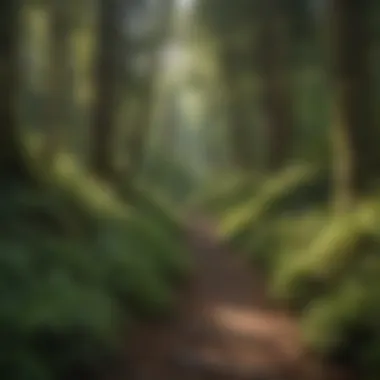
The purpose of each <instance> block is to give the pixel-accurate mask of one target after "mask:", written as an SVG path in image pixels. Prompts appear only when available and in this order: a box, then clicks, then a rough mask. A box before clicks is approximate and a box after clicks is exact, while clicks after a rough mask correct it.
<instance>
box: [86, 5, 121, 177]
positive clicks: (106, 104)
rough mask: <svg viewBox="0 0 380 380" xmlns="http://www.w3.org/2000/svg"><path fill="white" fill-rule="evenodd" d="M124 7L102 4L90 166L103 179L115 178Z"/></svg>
mask: <svg viewBox="0 0 380 380" xmlns="http://www.w3.org/2000/svg"><path fill="white" fill-rule="evenodd" d="M125 6H126V5H125V4H124V1H122V0H101V1H100V9H99V15H100V25H99V40H98V50H97V57H96V73H95V82H96V83H95V102H94V110H93V126H92V131H91V139H90V140H92V141H90V149H91V154H90V166H91V168H92V169H93V171H94V172H95V173H96V174H97V175H98V176H99V177H103V178H108V177H109V176H112V175H113V174H114V173H113V170H114V168H113V164H114V163H113V158H114V155H113V151H114V138H115V127H116V125H115V124H116V110H117V107H118V104H119V102H118V95H119V94H118V92H119V91H118V90H119V88H120V85H119V82H118V81H119V80H120V78H121V77H122V74H121V73H122V71H121V70H124V68H122V66H121V65H124V64H125V57H124V56H123V52H125V46H124V41H123V36H122V33H123V26H124V25H123V23H124V20H125V17H126V15H125V12H124V10H125V8H124V7H125Z"/></svg>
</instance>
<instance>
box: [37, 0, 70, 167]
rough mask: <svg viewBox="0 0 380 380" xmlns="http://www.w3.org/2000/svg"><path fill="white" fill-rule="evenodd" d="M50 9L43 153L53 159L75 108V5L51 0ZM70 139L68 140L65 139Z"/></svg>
mask: <svg viewBox="0 0 380 380" xmlns="http://www.w3.org/2000/svg"><path fill="white" fill-rule="evenodd" d="M50 6H51V9H50V48H49V50H50V51H49V53H50V67H49V69H50V78H49V79H50V81H49V85H50V86H49V87H50V89H49V90H50V91H49V93H48V99H47V101H48V107H47V109H46V111H47V112H48V114H47V131H46V133H47V136H46V146H45V149H44V153H43V156H44V158H45V159H46V161H47V162H51V161H52V159H53V158H54V156H55V154H56V153H57V152H58V151H59V149H60V146H61V145H64V143H65V141H64V139H65V137H66V136H67V131H68V130H69V129H70V127H71V126H70V123H71V120H70V113H71V111H72V90H73V88H72V73H71V70H70V58H71V45H70V33H71V24H72V19H71V18H72V11H73V9H72V7H73V4H72V3H71V2H70V1H67V0H66V1H62V0H51V4H50ZM66 142H67V141H66Z"/></svg>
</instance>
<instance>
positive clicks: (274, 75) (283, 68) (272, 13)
mask: <svg viewBox="0 0 380 380" xmlns="http://www.w3.org/2000/svg"><path fill="white" fill-rule="evenodd" d="M280 3H281V2H279V0H263V1H262V4H261V16H262V23H261V31H260V46H259V51H258V60H259V71H260V73H261V77H262V91H263V93H262V102H263V103H262V104H263V110H264V114H265V119H266V121H267V134H268V143H269V147H268V166H269V167H268V168H269V169H270V170H277V169H279V168H280V167H281V166H282V165H283V164H284V163H285V161H286V160H287V158H288V157H289V154H290V150H291V143H292V137H293V123H294V120H293V110H292V94H291V89H290V83H289V82H290V74H289V70H288V67H289V65H288V64H289V62H288V57H287V55H288V47H289V41H288V38H289V35H290V33H289V30H288V26H289V25H288V24H289V23H288V18H287V15H286V10H285V8H284V6H281V5H280Z"/></svg>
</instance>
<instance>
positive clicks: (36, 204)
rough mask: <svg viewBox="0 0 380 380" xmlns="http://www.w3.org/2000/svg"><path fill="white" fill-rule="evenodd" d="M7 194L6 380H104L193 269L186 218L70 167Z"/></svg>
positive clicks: (0, 321) (0, 291)
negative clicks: (136, 331) (184, 233)
mask: <svg viewBox="0 0 380 380" xmlns="http://www.w3.org/2000/svg"><path fill="white" fill-rule="evenodd" d="M0 193H1V197H0V215H1V230H0V271H1V275H0V297H1V298H0V302H1V305H2V306H1V308H0V346H1V352H2V355H1V359H0V374H1V378H4V379H11V378H12V379H20V380H23V379H25V380H26V379H28V380H33V379H36V380H37V379H38V380H45V379H46V380H53V379H67V378H74V377H72V376H74V373H75V372H73V371H79V369H80V370H81V371H82V370H83V371H84V370H88V373H89V374H90V375H89V376H91V378H96V375H99V376H100V375H101V373H102V370H103V369H104V368H103V366H104V365H106V364H107V362H108V361H109V360H110V358H115V357H116V353H117V352H119V349H120V347H121V345H122V344H124V343H125V340H126V339H128V336H124V335H122V336H121V335H120V334H121V333H122V332H124V331H125V330H126V328H127V330H128V326H129V328H132V327H133V323H134V321H135V320H136V319H139V320H141V319H143V318H149V319H151V318H160V317H165V316H166V315H168V313H170V311H171V308H172V307H173V305H174V301H175V286H177V284H178V283H179V281H182V280H183V279H184V278H185V277H186V275H187V273H188V271H189V265H190V263H189V261H188V257H187V254H186V252H185V251H184V248H183V247H184V245H183V244H182V240H181V234H180V227H179V226H178V224H179V223H180V221H179V220H178V219H176V218H175V217H174V216H173V215H171V214H170V212H167V210H166V208H165V207H164V206H160V205H159V203H158V202H156V201H155V200H154V199H153V198H152V197H151V196H150V195H149V194H143V191H142V190H141V192H140V193H139V191H138V190H136V191H135V196H134V198H133V199H131V200H130V201H129V203H127V202H126V200H125V199H122V197H121V196H120V195H119V194H116V192H115V190H114V189H113V188H112V187H111V186H110V185H107V184H102V183H100V182H99V181H96V180H95V179H94V178H92V177H91V176H90V175H89V174H88V173H86V172H85V171H82V170H79V168H78V167H76V166H75V165H71V164H70V162H67V161H65V162H60V163H59V164H58V165H57V166H56V167H55V168H54V169H53V170H52V172H51V173H49V175H47V176H46V178H45V180H44V181H42V183H41V186H38V187H35V188H25V187H17V186H14V187H13V188H10V187H9V184H7V187H5V186H0ZM80 373H82V372H80ZM81 378H83V377H81Z"/></svg>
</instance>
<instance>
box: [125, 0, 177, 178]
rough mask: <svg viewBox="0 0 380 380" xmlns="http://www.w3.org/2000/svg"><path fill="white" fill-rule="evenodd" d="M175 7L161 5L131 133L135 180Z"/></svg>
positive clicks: (170, 2)
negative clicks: (163, 49) (161, 57)
mask: <svg viewBox="0 0 380 380" xmlns="http://www.w3.org/2000/svg"><path fill="white" fill-rule="evenodd" d="M173 7H174V2H173V0H165V1H163V2H162V4H160V8H159V9H158V10H159V12H160V13H159V14H158V16H157V17H158V22H157V24H158V28H157V30H156V34H157V36H158V38H157V36H156V38H157V43H158V45H157V46H154V47H153V49H154V51H153V52H152V53H151V56H150V58H151V62H152V64H151V70H150V72H149V74H148V76H147V78H146V80H145V83H144V88H143V91H142V99H141V100H142V101H141V102H140V104H141V110H140V114H139V117H138V120H137V123H136V125H135V126H134V128H133V131H132V133H131V139H130V141H128V156H129V173H128V178H129V179H133V178H135V177H136V175H137V174H138V172H139V170H140V169H141V167H142V162H143V156H144V148H145V142H146V139H147V137H148V135H149V128H150V126H151V121H152V120H151V118H152V115H153V112H154V105H155V103H154V102H155V100H156V91H155V89H156V83H157V75H158V74H159V73H158V71H159V66H160V47H161V46H162V45H163V43H164V42H165V40H166V39H167V37H168V34H169V33H170V28H171V25H172V11H173Z"/></svg>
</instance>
